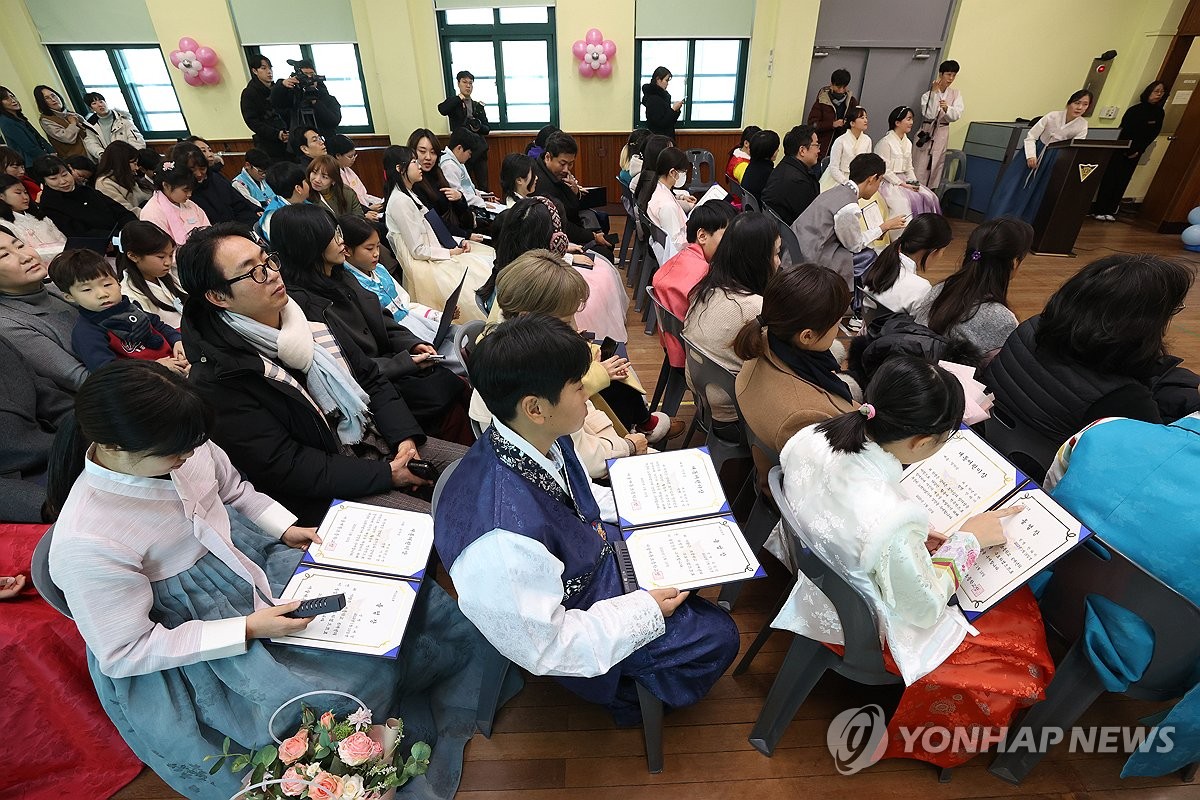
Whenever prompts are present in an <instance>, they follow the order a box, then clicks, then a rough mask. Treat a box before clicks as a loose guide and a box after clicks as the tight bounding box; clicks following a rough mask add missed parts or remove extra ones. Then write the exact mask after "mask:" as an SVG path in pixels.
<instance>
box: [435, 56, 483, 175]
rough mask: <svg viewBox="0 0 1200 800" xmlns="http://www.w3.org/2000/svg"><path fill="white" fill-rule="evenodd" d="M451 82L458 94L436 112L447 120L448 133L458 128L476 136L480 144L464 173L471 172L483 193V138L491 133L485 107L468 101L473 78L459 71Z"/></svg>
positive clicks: (475, 101)
mask: <svg viewBox="0 0 1200 800" xmlns="http://www.w3.org/2000/svg"><path fill="white" fill-rule="evenodd" d="M454 80H455V81H456V82H457V84H458V93H457V94H452V95H450V96H449V97H447V98H446V99H445V100H443V101H442V102H441V103H439V104H438V113H439V114H442V115H443V116H446V117H449V118H450V130H451V131H456V130H458V129H459V128H466V129H467V130H469V131H470V132H471V133H474V134H475V135H476V136H478V137H479V141H480V142H482V144H481V145H480V144H477V145H476V147H477V149H475V150H473V151H472V152H471V158H470V159H469V160H468V161H467V162H466V167H467V171H468V172H469V173H471V180H472V181H473V182H474V184H475V186H476V187H477V188H478V189H479V191H481V192H486V191H487V189H488V174H487V150H488V146H487V139H486V138H485V137H486V136H487V135H488V134H489V133H491V132H492V129H491V126H490V125H488V118H487V108H486V107H485V106H484V105H483V103H481V102H479V101H478V100H472V99H471V92H473V91H474V90H475V76H474V75H472V74H471V73H470V72H468V71H467V70H465V69H464V70H462V71H461V72H459V73H458V74H457V75H456V76H454Z"/></svg>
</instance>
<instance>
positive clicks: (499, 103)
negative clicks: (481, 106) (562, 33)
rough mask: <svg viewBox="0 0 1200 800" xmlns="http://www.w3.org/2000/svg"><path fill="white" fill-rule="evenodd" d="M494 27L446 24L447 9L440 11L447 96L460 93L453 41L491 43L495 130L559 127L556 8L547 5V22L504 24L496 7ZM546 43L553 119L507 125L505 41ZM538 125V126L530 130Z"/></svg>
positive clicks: (490, 123) (440, 45) (439, 33)
mask: <svg viewBox="0 0 1200 800" xmlns="http://www.w3.org/2000/svg"><path fill="white" fill-rule="evenodd" d="M490 11H491V12H492V24H491V25H451V24H449V23H447V22H446V12H445V10H440V11H438V12H437V28H438V47H439V50H440V51H441V56H442V70H443V76H442V77H443V79H444V83H445V87H446V97H450V96H451V95H454V94H457V93H458V85H457V82H456V81H455V80H454V75H452V74H451V73H450V65H451V64H452V63H453V59H452V58H451V57H450V44H451V42H491V43H492V52H493V54H494V55H495V59H496V119H494V120H493V119H492V118H491V115H489V116H488V127H489V128H490V129H491V130H493V131H537V130H539V129H541V128H542V127H543V126H545V125H558V120H559V115H558V113H559V105H558V53H557V49H556V48H557V32H556V30H555V27H554V26H555V17H554V6H546V22H521V23H503V24H502V23H501V22H500V9H499V8H492V9H490ZM506 41H507V42H545V43H546V78H547V80H548V82H549V84H550V97H549V105H550V119H549V120H547V121H545V122H507V121H505V120H507V118H508V101H507V96H506V94H507V93H506V90H505V86H504V47H503V43H504V42H506ZM530 126H536V127H530Z"/></svg>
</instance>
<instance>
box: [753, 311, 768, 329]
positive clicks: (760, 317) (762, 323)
mask: <svg viewBox="0 0 1200 800" xmlns="http://www.w3.org/2000/svg"><path fill="white" fill-rule="evenodd" d="M755 319H756V320H758V327H760V328H765V327H767V321H766V319H764V318H763V315H762V314H759V315H758V316H757V317H755Z"/></svg>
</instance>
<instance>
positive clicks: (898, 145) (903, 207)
mask: <svg viewBox="0 0 1200 800" xmlns="http://www.w3.org/2000/svg"><path fill="white" fill-rule="evenodd" d="M912 127H913V111H912V109H911V108H909V107H908V106H897V107H896V108H894V109H892V113H891V114H888V129H889V131H890V132H889V133H886V134H884V136H883V138H882V139H880V140H879V142H878V143H877V144H876V145H875V154H876V155H878V156H882V157H883V160H884V161H885V162H887V172H886V173H884V175H883V184H881V185H880V187H879V192H880V194H882V195H883V199H884V200H886V201H887V204H888V208H890V209H891V211H892V213H893V214H898V215H901V216H909V215H916V214H940V213H942V204H941V203H939V202H938V199H937V195H936V194H934V193H933V192H931V191H930V190H929V187H928V186H922V185H921V184H920V182H919V181H918V180H917V173H916V171H915V170H914V169H913V160H912V140H910V139H909V138H908V132H909V131H911V130H912Z"/></svg>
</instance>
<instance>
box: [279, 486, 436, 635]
mask: <svg viewBox="0 0 1200 800" xmlns="http://www.w3.org/2000/svg"><path fill="white" fill-rule="evenodd" d="M317 535H318V536H320V537H321V544H313V545H311V546H310V547H309V549H308V551H307V552H305V554H304V557H303V558H302V559H300V564H299V565H298V566H297V567H296V572H295V573H294V574H293V575H292V579H291V580H290V581H288V585H287V587H286V588H284V590H283V593H282V594H281V595H280V598H279V599H280V600H281V601H285V602H286V601H290V600H307V599H308V598H310V597H324V596H326V595H330V594H345V595H346V607H345V608H344V609H342V610H341V611H338V612H336V613H332V614H322V615H320V616H318V617H315V618H314V619H313V621H312V622H311V623H309V626H308V627H307V628H305V629H304V630H303V631H300V632H299V633H297V634H295V635H293V636H282V637H279V638H276V639H272V640H271V641H273V642H278V643H280V644H296V645H304V646H306V647H317V648H321V649H323V650H340V651H342V652H345V653H362V654H364V655H372V656H383V657H385V658H397V657H399V655H400V642H401V640H402V639H403V638H404V629H405V627H406V626H407V625H408V618H409V616H410V615H411V614H412V609H413V603H414V602H416V599H417V591H418V590H419V589H420V588H421V580H422V578H424V577H425V567H426V565H427V564H428V563H429V553H430V551H431V549H432V547H433V517H431V516H429V515H428V514H418V513H416V512H414V511H401V510H399V509H395V508H381V507H379V506H370V505H366V504H364V503H353V502H347V501H342V500H335V501H334V502H333V505H331V506H330V508H329V513H327V514H326V515H325V519H324V520H322V522H321V527H320V528H318V529H317Z"/></svg>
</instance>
